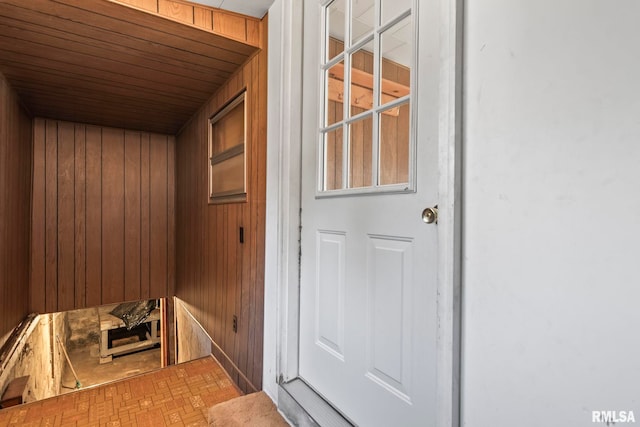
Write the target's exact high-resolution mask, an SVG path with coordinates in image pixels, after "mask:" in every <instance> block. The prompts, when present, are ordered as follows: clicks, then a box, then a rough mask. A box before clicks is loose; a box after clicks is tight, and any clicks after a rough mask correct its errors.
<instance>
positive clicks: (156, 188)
mask: <svg viewBox="0 0 640 427" xmlns="http://www.w3.org/2000/svg"><path fill="white" fill-rule="evenodd" d="M34 147H35V152H34V155H33V158H34V171H33V176H34V210H33V221H32V223H33V231H32V236H33V238H32V246H33V250H32V252H31V268H32V278H33V280H32V281H31V283H30V291H29V292H30V295H31V296H32V297H31V308H32V310H37V311H60V310H67V309H74V308H83V307H88V306H96V305H100V304H106V303H109V302H121V301H125V300H135V299H141V298H155V297H163V296H167V295H169V292H170V291H171V289H172V288H173V284H171V283H172V281H174V280H175V259H174V255H175V254H174V246H173V244H172V243H171V242H172V239H173V238H174V237H173V236H174V235H175V224H174V221H175V217H174V214H175V204H174V202H172V200H173V198H174V197H175V185H174V184H173V180H174V177H175V165H174V161H175V152H174V149H175V144H174V139H173V137H168V136H166V135H157V134H150V133H146V132H134V131H126V130H123V129H114V128H100V127H96V126H85V125H82V124H73V123H69V122H62V121H54V120H42V119H37V120H36V121H35V124H34ZM152 171H153V172H152ZM151 226H153V227H154V230H155V231H154V232H153V234H154V235H155V236H154V237H153V239H152V237H151V236H152V231H151V229H150V227H151ZM152 271H154V274H155V276H154V277H153V279H154V282H155V283H157V284H158V285H156V286H155V288H153V289H152V288H151V287H150V280H149V279H150V276H151V272H152Z"/></svg>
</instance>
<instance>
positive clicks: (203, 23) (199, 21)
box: [193, 6, 213, 30]
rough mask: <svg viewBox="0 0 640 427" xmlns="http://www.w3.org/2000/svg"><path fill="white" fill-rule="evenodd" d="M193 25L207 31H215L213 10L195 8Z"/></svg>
mask: <svg viewBox="0 0 640 427" xmlns="http://www.w3.org/2000/svg"><path fill="white" fill-rule="evenodd" d="M193 23H194V24H195V25H197V26H198V27H202V28H206V29H207V30H213V12H212V11H211V9H205V8H204V7H198V6H194V8H193Z"/></svg>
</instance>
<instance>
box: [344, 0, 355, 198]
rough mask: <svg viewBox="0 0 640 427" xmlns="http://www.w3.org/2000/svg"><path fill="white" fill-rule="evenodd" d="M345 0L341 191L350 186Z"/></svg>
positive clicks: (348, 8) (347, 14)
mask: <svg viewBox="0 0 640 427" xmlns="http://www.w3.org/2000/svg"><path fill="white" fill-rule="evenodd" d="M352 2H353V0H346V5H345V14H344V15H345V23H344V25H345V30H344V100H343V102H342V189H343V190H344V189H347V188H349V186H350V185H351V183H350V182H349V164H350V161H351V159H350V152H351V150H350V149H349V125H348V124H347V120H348V119H349V116H350V115H351V53H348V52H350V47H351V3H352Z"/></svg>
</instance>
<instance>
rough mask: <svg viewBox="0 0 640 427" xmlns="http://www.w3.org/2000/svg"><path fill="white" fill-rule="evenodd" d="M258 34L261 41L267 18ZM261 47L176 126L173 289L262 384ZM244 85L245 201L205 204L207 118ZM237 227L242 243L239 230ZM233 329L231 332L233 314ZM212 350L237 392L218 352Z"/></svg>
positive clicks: (263, 194) (263, 172)
mask: <svg viewBox="0 0 640 427" xmlns="http://www.w3.org/2000/svg"><path fill="white" fill-rule="evenodd" d="M260 25H261V27H262V28H261V30H260V31H259V34H261V37H264V40H266V25H267V23H266V18H265V20H264V21H263V22H261V24H260ZM266 72H267V54H266V51H261V52H260V53H259V54H258V55H255V56H254V57H252V58H251V60H250V61H249V62H247V63H246V64H245V65H244V66H243V67H242V69H241V70H239V71H238V72H237V73H235V74H234V75H233V76H231V78H230V79H229V80H228V81H227V82H226V83H225V84H224V85H223V86H222V87H221V88H220V90H218V91H217V92H216V93H215V94H214V95H213V96H212V97H211V99H210V100H209V101H208V102H207V103H206V104H205V105H204V106H203V108H202V109H201V110H200V111H199V112H198V113H197V114H196V115H194V116H193V118H192V119H191V121H190V122H189V123H188V124H187V125H186V126H185V127H184V128H183V129H182V130H181V132H180V133H179V134H178V136H177V143H176V149H177V151H176V172H177V174H176V185H177V188H176V196H177V199H176V267H177V271H176V295H177V296H178V297H179V298H181V299H182V300H184V301H186V302H187V303H188V305H189V307H190V310H191V311H192V314H193V315H194V316H195V317H196V319H197V320H198V321H199V322H200V323H201V324H202V325H203V327H204V328H205V329H206V330H207V332H208V333H209V335H210V336H211V337H212V338H213V340H214V341H215V342H216V343H217V344H218V345H219V346H220V347H221V348H222V349H223V351H224V353H225V354H227V355H228V356H229V357H230V358H231V359H232V360H233V362H234V363H235V364H236V365H237V366H238V367H239V369H240V370H241V371H242V373H243V374H244V375H246V376H247V377H248V378H249V380H250V381H251V383H252V384H253V385H255V386H256V387H258V388H260V387H261V385H262V351H263V349H262V345H263V343H262V335H263V314H264V235H265V230H264V228H265V212H266V126H267V109H266V103H267V75H266ZM245 87H246V89H247V94H246V98H245V102H246V103H247V110H248V119H247V147H246V150H245V151H246V154H247V159H246V163H247V176H248V180H247V187H248V194H247V202H245V203H229V204H211V205H210V204H208V203H207V194H208V193H207V190H208V188H207V187H208V184H207V176H208V169H207V168H208V159H207V156H208V154H207V153H208V148H207V143H208V133H207V123H208V119H209V118H210V117H212V116H213V115H214V114H215V113H216V112H217V111H218V110H219V108H220V107H222V106H223V105H224V104H225V103H227V102H228V101H229V100H230V99H231V98H232V97H233V96H234V95H236V94H237V93H238V92H239V91H240V90H242V89H243V88H245ZM240 227H242V228H243V229H244V243H240V240H239V230H240ZM234 315H235V316H237V319H238V331H237V333H235V332H233V329H232V325H233V316H234ZM214 355H216V357H217V358H218V360H220V361H221V363H222V365H223V366H224V367H225V369H227V370H228V371H229V373H230V374H231V376H232V378H233V379H234V380H236V381H237V382H238V384H239V386H240V387H241V389H243V390H244V391H250V390H251V388H250V386H249V385H248V384H247V383H246V382H245V381H243V380H242V379H241V378H240V377H239V375H238V374H237V372H234V369H233V368H232V367H231V364H230V363H228V362H227V361H226V360H225V358H224V357H223V356H222V355H221V354H220V352H218V351H217V350H214Z"/></svg>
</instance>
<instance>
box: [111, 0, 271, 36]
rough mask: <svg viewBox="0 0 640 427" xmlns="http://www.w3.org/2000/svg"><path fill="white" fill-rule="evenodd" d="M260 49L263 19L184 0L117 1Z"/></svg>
mask: <svg viewBox="0 0 640 427" xmlns="http://www.w3.org/2000/svg"><path fill="white" fill-rule="evenodd" d="M113 1H115V2H116V3H122V4H125V5H128V6H134V7H137V8H139V9H142V10H145V11H147V12H151V13H155V14H157V15H161V16H164V17H165V18H169V19H172V20H174V21H178V22H181V23H183V24H189V25H194V26H196V27H200V28H202V29H204V30H207V31H211V32H213V33H215V34H220V35H222V36H225V37H229V38H233V39H236V40H239V41H242V42H244V43H246V44H249V45H251V46H256V47H260V20H259V19H257V18H253V17H250V16H245V15H240V14H237V13H233V12H229V11H226V10H222V9H217V8H213V7H208V6H203V5H199V4H194V3H191V2H185V1H182V0H113Z"/></svg>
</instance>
